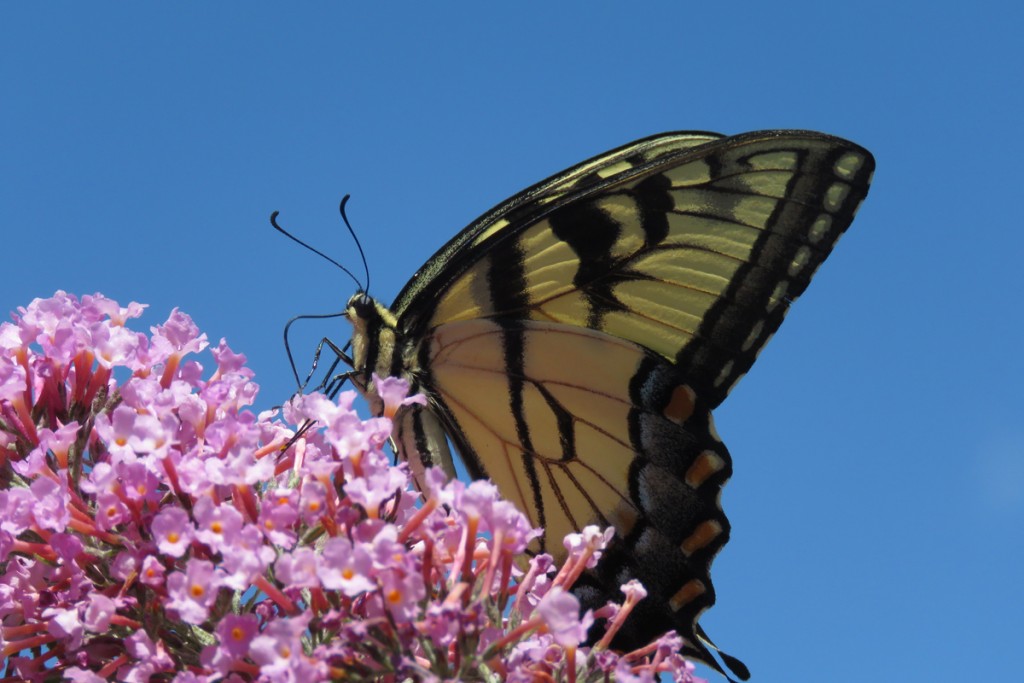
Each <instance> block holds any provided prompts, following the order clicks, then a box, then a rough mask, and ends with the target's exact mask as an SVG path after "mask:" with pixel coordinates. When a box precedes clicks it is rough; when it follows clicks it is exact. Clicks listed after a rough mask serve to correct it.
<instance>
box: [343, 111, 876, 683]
mask: <svg viewBox="0 0 1024 683" xmlns="http://www.w3.org/2000/svg"><path fill="white" fill-rule="evenodd" d="M873 170H874V160H873V158H872V156H871V154H870V153H869V152H868V151H867V150H865V149H863V148H861V147H859V146H857V145H855V144H853V143H851V142H847V141H845V140H842V139H839V138H836V137H832V136H829V135H824V134H821V133H814V132H807V131H764V132H754V133H746V134H742V135H736V136H731V137H725V136H721V135H718V134H714V133H704V132H678V133H667V134H662V135H655V136H652V137H648V138H644V139H642V140H638V141H636V142H632V143H630V144H627V145H625V146H622V147H619V148H617V149H614V150H612V151H609V152H606V153H604V154H601V155H599V156H596V157H594V158H592V159H589V160H587V161H584V162H582V163H580V164H578V165H576V166H573V167H572V168H570V169H568V170H566V171H563V172H561V173H558V174H556V175H554V176H552V177H550V178H548V179H547V180H543V181H541V182H539V183H537V184H536V185H533V186H532V187H530V188H528V189H526V190H524V191H522V192H520V193H519V194H517V195H515V196H513V197H512V198H510V199H508V200H506V201H505V202H502V203H501V204H499V205H498V206H496V207H495V208H493V209H491V210H490V211H488V212H487V213H485V214H484V215H483V216H481V217H480V218H478V219H477V220H475V221H474V222H472V223H471V224H470V225H469V226H468V227H467V228H466V229H465V230H463V231H462V232H460V233H458V234H457V235H456V236H455V237H454V238H452V239H451V241H449V242H448V243H447V244H446V245H445V246H443V247H442V248H441V249H440V250H439V251H438V252H437V253H436V254H435V255H434V256H433V257H431V258H430V260H428V261H427V262H426V264H425V265H424V266H423V267H422V268H421V269H420V270H419V272H417V273H416V274H415V275H414V276H413V277H412V279H411V280H410V281H409V282H408V284H406V285H405V287H404V289H403V290H402V291H401V293H400V294H399V295H398V298H397V299H396V301H395V302H394V304H393V305H392V306H391V307H390V308H389V307H386V306H384V305H382V304H380V303H379V302H377V301H375V300H374V299H372V298H370V297H369V296H368V294H367V293H366V292H358V293H356V294H355V295H354V296H352V298H351V299H350V300H349V301H348V304H347V306H346V311H345V315H346V317H347V318H348V320H349V321H350V322H351V323H352V325H353V329H354V332H353V336H352V340H351V349H352V357H351V359H350V361H351V363H352V367H353V370H354V372H353V373H352V375H351V377H352V379H353V381H354V383H355V384H356V386H357V388H358V389H359V390H360V391H361V392H362V393H363V394H364V395H365V396H366V398H367V399H368V400H369V402H370V405H371V407H373V408H375V409H377V410H380V409H381V405H382V404H381V401H380V398H379V396H378V395H377V393H376V389H375V387H374V384H373V379H372V373H374V372H376V373H377V375H379V376H381V377H385V376H399V377H403V378H405V379H407V380H408V381H409V382H410V385H411V390H412V392H418V393H422V394H424V395H425V397H426V398H427V404H426V405H424V406H420V405H412V406H407V407H405V408H403V409H402V410H401V411H400V412H399V413H398V414H397V415H396V416H395V429H394V443H395V446H396V449H397V450H398V451H399V454H400V455H401V456H402V457H403V458H405V459H406V460H407V461H408V462H409V463H410V465H411V467H412V470H413V472H414V474H419V475H422V471H423V468H424V467H426V466H430V465H440V466H443V467H444V468H445V469H446V470H448V471H449V472H450V473H453V472H454V468H453V466H452V455H451V452H450V450H449V441H450V443H451V444H452V445H454V447H455V450H456V451H457V452H458V453H459V455H460V456H461V458H462V460H463V462H464V463H465V466H466V468H467V470H468V472H469V474H470V475H471V476H473V477H475V478H489V479H491V480H492V481H493V482H494V483H495V484H496V485H497V486H498V488H499V490H500V491H501V493H502V495H503V496H504V497H505V498H507V499H509V500H511V501H512V502H514V503H515V504H516V505H517V506H519V508H520V509H521V510H522V511H523V512H524V513H525V514H527V515H528V516H529V519H530V520H531V522H532V523H533V524H534V525H535V526H538V527H543V529H544V535H543V537H542V538H541V539H540V540H539V543H538V547H537V548H536V549H535V550H537V551H545V552H550V553H552V554H554V555H555V556H556V558H557V557H559V556H560V555H564V550H563V549H562V539H563V537H564V536H565V535H566V534H567V533H569V532H573V531H578V530H580V529H581V528H583V527H584V526H585V525H588V524H593V523H596V524H600V525H611V526H614V527H615V530H616V536H615V538H614V540H613V541H612V543H611V545H610V546H609V548H608V549H607V550H606V552H605V553H604V556H603V557H602V560H601V562H600V563H599V564H598V566H597V567H596V568H595V569H594V570H593V571H591V572H590V573H589V574H587V575H584V577H582V578H581V581H580V583H578V584H577V586H576V587H575V589H574V590H575V592H576V595H577V597H579V599H580V601H581V603H582V604H583V605H584V607H599V606H601V605H603V604H604V603H605V602H607V601H608V600H609V599H621V592H620V591H619V586H620V585H621V584H623V583H624V582H625V581H626V580H628V579H629V578H637V579H639V580H640V581H641V582H642V583H643V584H644V586H645V587H646V589H647V591H648V597H647V598H646V599H645V600H643V601H641V602H640V603H639V605H638V606H637V608H636V610H635V611H634V613H633V614H632V615H631V618H630V620H629V621H628V622H627V624H626V627H625V628H624V629H623V630H622V631H621V632H620V633H619V634H618V636H617V639H616V641H615V644H616V645H617V646H619V647H622V648H631V647H635V646H639V645H642V644H644V643H646V642H649V641H650V639H651V638H652V637H654V636H657V635H658V634H660V633H662V632H664V631H666V630H668V629H670V628H674V629H676V631H677V632H678V633H679V634H680V635H681V636H683V637H684V638H685V639H686V645H685V646H684V650H683V653H684V654H685V655H688V656H690V657H693V658H696V659H699V660H701V661H704V662H706V663H708V664H709V665H711V666H713V667H714V668H716V669H717V670H718V671H720V672H722V673H723V675H726V674H725V671H724V669H723V667H722V666H721V665H720V664H719V663H718V662H717V661H716V660H715V658H714V657H713V656H712V654H711V650H712V649H713V650H715V651H717V652H718V653H719V656H720V657H722V659H723V661H724V662H725V664H726V665H727V666H728V667H729V668H730V669H732V671H733V672H734V673H735V674H736V675H737V676H739V677H741V678H746V677H747V676H748V675H749V673H748V672H747V670H746V667H745V666H743V664H742V663H740V662H739V661H738V660H736V659H735V658H732V657H730V656H728V655H726V654H724V653H722V652H721V651H720V650H718V648H717V647H716V646H714V645H713V643H712V642H711V640H710V639H709V638H708V637H707V635H706V634H705V633H704V631H703V629H702V628H701V627H700V625H699V624H698V619H699V617H700V616H701V614H702V613H703V612H704V611H705V610H706V609H707V608H709V607H710V606H711V605H712V604H714V601H715V591H714V587H713V585H712V581H711V575H710V568H711V562H712V560H713V559H714V557H715V555H716V554H717V553H718V551H719V550H720V549H721V548H722V546H723V545H724V544H725V543H726V541H727V540H728V538H729V530H730V526H729V521H728V519H727V518H726V516H725V513H724V512H723V510H722V507H721V504H720V494H721V491H722V486H723V485H724V484H725V482H726V481H727V480H728V478H729V476H730V475H731V473H732V460H731V457H730V455H729V452H728V450H727V449H726V448H725V446H724V444H723V443H722V441H721V439H720V438H719V436H718V434H717V433H716V431H715V428H714V424H713V421H712V417H711V411H712V410H713V409H714V408H715V407H716V406H718V405H719V404H720V403H721V402H722V400H723V399H725V397H726V395H727V394H728V393H729V391H730V389H731V388H732V387H733V386H734V385H735V384H736V382H737V381H738V380H739V379H740V378H741V377H742V376H743V375H744V374H745V373H746V372H747V370H749V369H750V367H751V364H752V363H753V362H754V359H755V358H756V357H757V355H758V353H759V352H760V350H761V349H762V348H763V347H764V345H765V343H766V342H767V341H768V339H769V338H770V337H771V336H772V334H773V333H774V332H775V331H776V329H778V327H779V325H780V323H781V322H782V319H783V316H784V315H785V314H786V311H787V310H788V308H789V306H790V304H791V303H792V302H793V301H794V300H795V299H796V298H797V297H798V296H800V294H801V293H802V292H803V291H804V289H805V288H806V287H807V285H808V283H809V282H810V279H811V276H812V275H813V274H814V272H815V271H816V270H817V268H818V266H820V265H821V263H822V262H823V261H824V260H825V258H826V257H827V256H828V255H829V253H830V252H831V251H832V248H833V246H834V245H835V243H836V240H838V238H839V236H840V235H841V234H842V233H843V231H844V230H846V228H847V227H848V226H849V225H850V222H851V221H852V220H853V217H854V214H855V213H856V210H857V208H858V206H859V205H860V203H861V201H862V200H863V199H864V197H865V196H866V194H867V190H868V185H869V183H870V180H871V176H872V172H873Z"/></svg>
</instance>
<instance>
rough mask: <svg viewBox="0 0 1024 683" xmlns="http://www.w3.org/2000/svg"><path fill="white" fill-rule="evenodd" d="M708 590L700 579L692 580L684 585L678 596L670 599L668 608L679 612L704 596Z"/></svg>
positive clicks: (677, 593) (677, 592)
mask: <svg viewBox="0 0 1024 683" xmlns="http://www.w3.org/2000/svg"><path fill="white" fill-rule="evenodd" d="M705 592H707V588H706V587H705V586H704V582H703V581H701V580H700V579H691V580H689V581H687V582H686V583H685V584H683V587H682V588H680V589H679V590H678V591H676V594H675V595H673V596H672V597H671V598H669V601H668V606H669V607H671V608H672V611H674V612H678V611H679V610H681V609H682V608H684V607H686V606H687V605H688V604H690V603H691V602H693V601H694V600H696V599H697V598H699V597H700V596H702V595H704V593H705Z"/></svg>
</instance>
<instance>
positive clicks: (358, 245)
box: [338, 194, 370, 294]
mask: <svg viewBox="0 0 1024 683" xmlns="http://www.w3.org/2000/svg"><path fill="white" fill-rule="evenodd" d="M351 198H352V195H350V194H347V195H345V196H344V197H342V198H341V205H340V206H338V211H339V212H340V213H341V220H343V221H345V227H346V228H348V233H349V234H350V235H352V241H353V242H355V243H356V249H358V250H359V258H361V259H363V272H364V273H366V286H365V287H364V288H363V292H364V293H366V294H369V293H370V266H369V265H367V263H366V254H365V253H364V252H363V245H362V244H361V243H360V242H359V237H358V236H357V235H356V231H355V230H353V229H352V224H351V223H349V222H348V214H346V213H345V205H346V204H348V200H349V199H351Z"/></svg>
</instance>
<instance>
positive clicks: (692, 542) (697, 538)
mask: <svg viewBox="0 0 1024 683" xmlns="http://www.w3.org/2000/svg"><path fill="white" fill-rule="evenodd" d="M721 533H722V525H721V524H719V523H718V522H716V521H715V520H713V519H709V520H707V521H706V522H701V523H700V524H698V525H697V530H696V531H694V532H693V533H692V534H690V535H689V536H687V537H686V538H685V539H683V544H682V545H681V546H680V548H682V550H683V552H684V553H685V554H686V555H687V556H690V555H693V554H694V553H695V552H697V551H698V550H700V549H701V548H706V547H707V545H708V544H709V543H711V542H712V541H714V540H715V539H716V538H718V536H719V534H721Z"/></svg>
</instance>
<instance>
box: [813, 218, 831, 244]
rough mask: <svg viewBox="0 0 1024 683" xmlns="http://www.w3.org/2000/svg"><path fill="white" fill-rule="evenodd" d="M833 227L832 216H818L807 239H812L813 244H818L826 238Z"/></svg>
mask: <svg viewBox="0 0 1024 683" xmlns="http://www.w3.org/2000/svg"><path fill="white" fill-rule="evenodd" d="M831 229H832V217H831V216H827V215H825V214H822V215H820V216H818V219H817V220H816V221H814V225H812V226H811V229H810V231H809V232H808V233H807V239H808V240H810V242H811V244H817V243H818V242H820V241H821V240H823V239H825V235H827V234H828V233H829V230H831Z"/></svg>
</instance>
